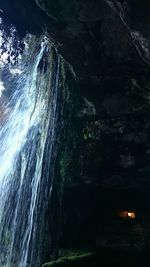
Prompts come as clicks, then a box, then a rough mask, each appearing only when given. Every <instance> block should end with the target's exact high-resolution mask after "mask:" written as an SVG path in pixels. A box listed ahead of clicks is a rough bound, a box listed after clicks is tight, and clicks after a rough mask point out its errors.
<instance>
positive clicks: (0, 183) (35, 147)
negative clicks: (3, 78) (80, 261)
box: [0, 37, 62, 267]
mask: <svg viewBox="0 0 150 267" xmlns="http://www.w3.org/2000/svg"><path fill="white" fill-rule="evenodd" d="M29 43H30V44H29V47H27V48H26V52H25V55H23V57H22V59H21V63H20V64H21V71H20V72H19V74H17V75H16V88H13V94H12V96H11V97H10V99H9V101H8V103H7V104H5V106H4V109H5V118H4V122H3V123H2V126H1V128H0V163H1V167H0V266H1V267H4V266H5V267H6V266H7V267H13V266H15V267H31V266H37V267H38V266H40V264H41V258H42V255H43V253H44V250H45V249H46V246H47V245H49V244H50V240H49V238H48V237H47V240H46V241H45V240H44V238H45V235H46V234H47V233H48V227H49V225H48V222H47V217H46V213H47V210H48V205H49V201H50V198H51V193H52V189H53V182H54V170H55V159H56V155H57V146H58V145H57V135H58V132H59V131H60V130H61V127H58V122H59V120H60V114H61V111H60V110H61V108H62V107H61V105H60V104H59V98H60V96H59V95H60V94H59V73H60V64H61V58H60V56H57V54H56V52H55V50H54V49H53V48H52V47H51V45H50V44H49V43H48V41H47V40H46V38H42V39H41V38H40V40H36V38H35V37H34V38H33V37H30V42H29ZM31 48H32V49H31ZM59 124H60V123H59ZM58 128H59V129H58ZM48 240H49V241H48ZM46 242H47V243H48V242H49V243H48V244H45V243H46Z"/></svg>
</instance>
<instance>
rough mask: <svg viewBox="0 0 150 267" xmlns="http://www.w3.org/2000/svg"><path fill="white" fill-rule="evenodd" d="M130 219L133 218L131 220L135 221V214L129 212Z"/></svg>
mask: <svg viewBox="0 0 150 267" xmlns="http://www.w3.org/2000/svg"><path fill="white" fill-rule="evenodd" d="M128 217H129V218H131V219H135V217H136V216H135V212H133V211H132V212H128Z"/></svg>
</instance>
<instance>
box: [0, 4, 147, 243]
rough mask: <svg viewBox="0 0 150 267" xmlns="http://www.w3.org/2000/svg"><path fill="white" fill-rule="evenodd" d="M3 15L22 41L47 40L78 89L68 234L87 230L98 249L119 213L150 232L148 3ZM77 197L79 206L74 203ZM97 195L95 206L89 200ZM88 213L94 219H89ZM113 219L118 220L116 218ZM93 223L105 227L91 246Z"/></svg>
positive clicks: (31, 7)
mask: <svg viewBox="0 0 150 267" xmlns="http://www.w3.org/2000/svg"><path fill="white" fill-rule="evenodd" d="M0 8H1V9H2V10H3V11H4V15H3V16H4V17H5V19H6V21H8V22H12V23H13V24H15V25H16V26H17V28H18V31H19V33H20V35H21V36H23V35H24V34H25V32H26V31H29V32H31V33H34V34H41V33H44V34H46V35H47V36H48V37H49V38H50V39H51V41H52V42H53V43H54V45H55V46H56V47H57V50H58V52H59V53H60V54H61V55H62V56H63V57H64V58H65V60H66V61H68V62H69V64H70V65H71V66H72V68H73V70H74V72H75V74H76V78H77V79H76V82H75V81H74V83H73V81H72V83H73V88H74V109H73V117H74V121H75V122H74V126H75V127H74V128H72V129H74V136H77V137H78V141H77V140H76V141H75V144H76V146H75V148H76V149H74V150H73V152H72V153H73V155H74V156H73V161H71V162H70V164H71V168H69V173H67V174H66V172H65V174H66V176H67V177H69V178H68V179H66V189H65V190H66V194H65V197H64V205H65V208H64V210H65V211H64V213H65V216H66V217H65V218H67V219H66V220H67V222H64V233H66V229H68V227H70V228H69V229H71V230H70V232H71V231H74V232H75V234H81V230H79V229H84V226H85V225H86V227H87V230H86V231H85V232H84V234H83V236H82V238H83V240H80V241H83V243H82V242H81V243H82V244H83V245H87V244H88V245H89V243H91V242H96V239H99V235H100V233H99V230H98V229H99V227H100V225H101V222H102V221H104V222H106V221H109V214H112V213H113V214H114V213H115V210H116V209H117V208H120V209H126V208H129V209H136V210H137V211H138V212H139V214H140V215H139V217H140V225H142V222H143V218H146V219H144V220H146V223H145V224H146V229H148V228H149V226H148V225H149V218H148V217H149V216H148V215H147V214H148V213H149V206H148V204H147V202H148V194H149V190H150V178H149V174H150V140H149V131H150V122H149V107H150V89H149V88H150V76H149V70H150V33H149V26H150V19H149V13H148V10H149V1H148V0H144V1H142V2H141V1H140V0H133V1H129V0H124V1H120V0H93V1H90V0H86V1H85V0H78V1H76V0H68V1H64V0H59V1H53V0H51V1H48V0H35V1H34V0H30V1H29V0H7V1H6V0H0ZM76 103H77V104H76ZM89 103H92V104H90V105H89ZM90 108H91V109H90ZM89 110H90V112H89ZM91 110H92V111H91ZM69 136H71V135H69ZM71 138H72V137H70V139H71ZM68 157H69V156H68ZM65 160H66V159H65ZM87 187H88V188H90V189H87ZM72 192H73V193H74V200H72V202H70V203H69V202H68V196H70V197H71V196H72ZM95 192H97V193H96V194H95ZM116 192H117V193H116ZM99 195H100V196H99ZM91 196H92V199H94V200H93V202H91V201H92V200H91V201H89V199H90V197H91ZM114 196H115V198H114ZM128 196H129V197H128ZM139 196H141V199H140V200H139ZM83 200H84V201H83ZM82 201H83V203H84V204H83V206H82V205H80V203H81V202H82ZM102 203H103V204H102ZM105 205H106V206H107V212H106V216H104V214H105V212H104V211H103V212H102V213H101V214H99V215H98V218H97V217H95V216H96V214H97V211H98V210H99V209H101V208H102V207H104V206H105ZM85 206H86V209H87V210H88V212H86V211H85V212H83V210H84V208H85ZM75 207H76V211H75ZM91 207H92V208H91ZM93 207H95V210H94V215H93V213H92V212H93ZM72 208H73V210H74V212H73V213H71V211H70V210H71V209H72ZM112 211H113V212H112ZM92 216H93V217H92ZM143 216H144V217H143ZM110 217H111V218H112V220H113V221H115V219H114V217H113V215H110ZM74 218H75V221H78V220H80V222H81V223H82V227H81V225H76V229H72V228H71V226H70V225H71V223H72V222H73V220H74ZM92 218H94V220H95V219H97V222H98V224H99V225H97V228H95V229H97V230H96V231H97V232H96V233H95V232H94V233H93V232H92V233H90V234H89V240H90V242H89V240H87V239H86V236H87V233H88V231H89V229H90V227H89V225H90V226H91V227H93V228H92V229H94V227H95V226H94V220H93V219H92ZM103 218H104V220H103ZM147 218H148V219H147ZM70 220H71V221H70ZM87 220H88V221H90V220H91V224H90V223H89V225H88V223H87ZM102 224H103V223H102ZM137 225H138V226H137ZM142 227H143V226H139V223H138V222H137V224H136V225H135V229H139V230H137V232H138V231H139V232H138V234H139V235H141V232H142V231H143V230H141V229H143V228H142ZM115 229H116V228H115ZM78 230H79V231H78ZM109 230H110V229H109ZM125 231H126V230H125ZM135 231H136V230H135ZM146 231H148V230H146ZM64 235H65V234H64ZM72 235H73V234H72ZM73 236H74V237H75V235H73ZM106 237H107V233H106ZM82 238H81V239H82ZM102 239H103V238H102ZM106 239H107V238H106ZM66 240H67V239H66ZM142 240H143V239H142ZM142 242H143V241H142ZM145 242H147V241H145ZM81 243H80V244H81ZM105 243H106V242H105ZM108 243H109V242H108ZM110 243H111V242H110ZM135 243H136V242H135ZM67 244H69V240H68V241H67ZM80 244H77V243H76V240H75V241H74V242H73V241H72V242H70V246H73V245H78V246H79V245H80ZM144 244H145V243H144ZM65 245H66V244H65Z"/></svg>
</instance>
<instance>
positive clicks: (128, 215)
mask: <svg viewBox="0 0 150 267" xmlns="http://www.w3.org/2000/svg"><path fill="white" fill-rule="evenodd" d="M117 215H118V216H119V217H120V218H123V219H132V220H134V219H136V212H135V211H129V210H119V211H117Z"/></svg>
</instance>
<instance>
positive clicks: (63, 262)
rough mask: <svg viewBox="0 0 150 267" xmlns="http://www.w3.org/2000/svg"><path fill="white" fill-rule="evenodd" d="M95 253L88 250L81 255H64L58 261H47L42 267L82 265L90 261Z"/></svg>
mask: <svg viewBox="0 0 150 267" xmlns="http://www.w3.org/2000/svg"><path fill="white" fill-rule="evenodd" d="M94 255H95V254H94V253H91V252H87V253H85V254H83V255H79V256H69V257H62V258H60V259H58V260H57V261H52V262H49V263H45V264H43V265H42V267H67V266H69V267H70V266H82V264H83V263H84V265H85V263H86V262H88V259H89V258H90V257H92V256H94Z"/></svg>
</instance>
